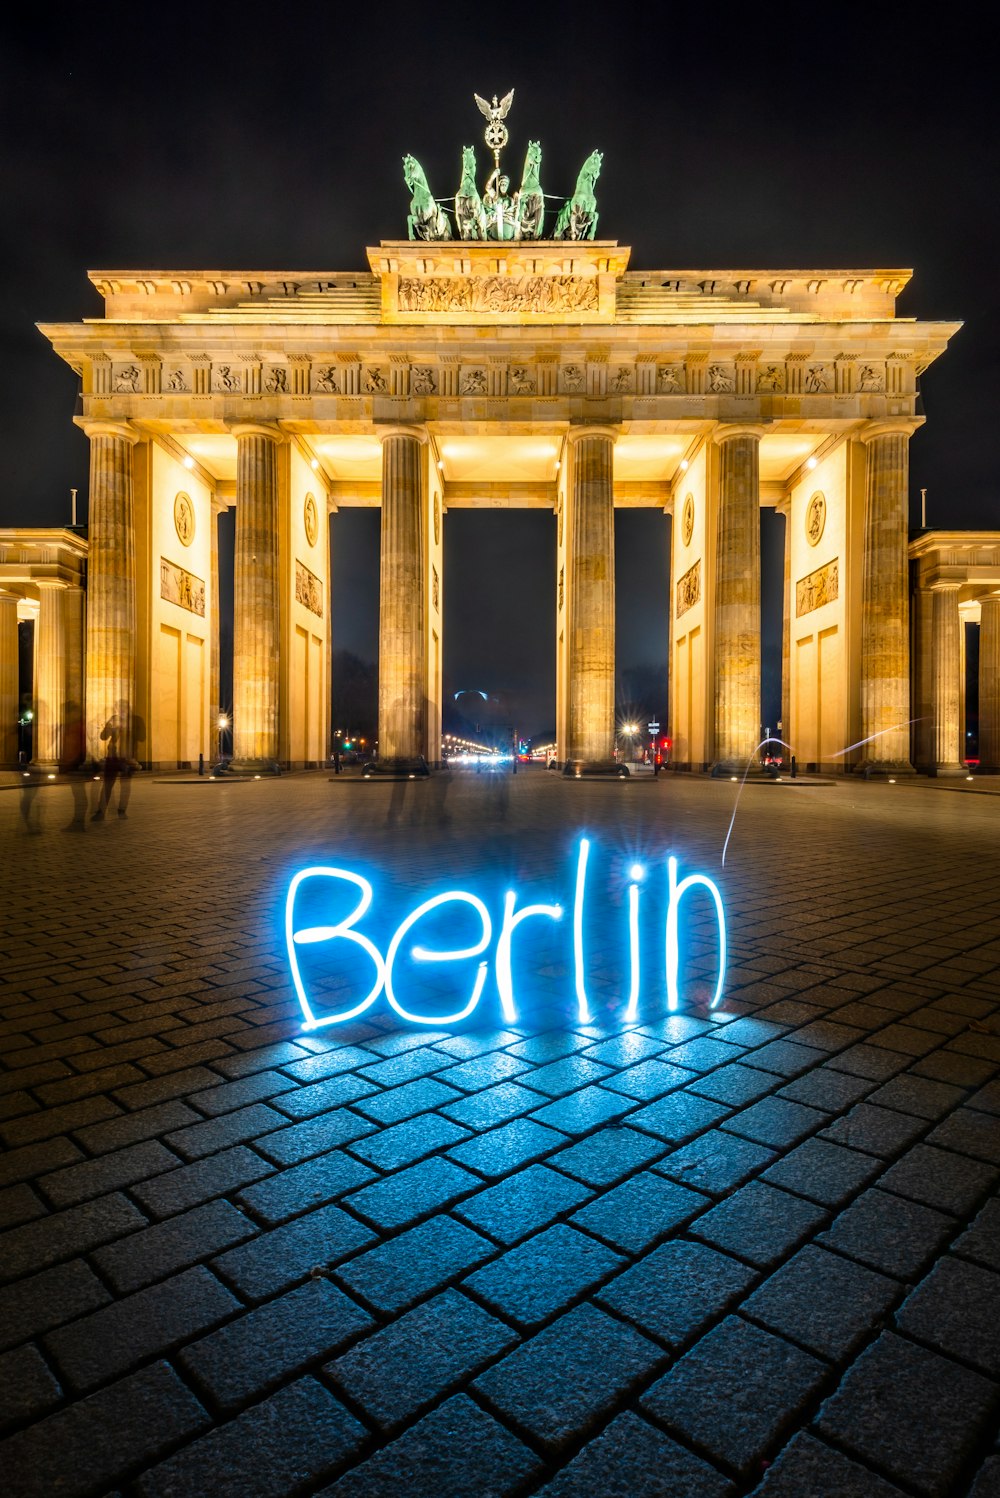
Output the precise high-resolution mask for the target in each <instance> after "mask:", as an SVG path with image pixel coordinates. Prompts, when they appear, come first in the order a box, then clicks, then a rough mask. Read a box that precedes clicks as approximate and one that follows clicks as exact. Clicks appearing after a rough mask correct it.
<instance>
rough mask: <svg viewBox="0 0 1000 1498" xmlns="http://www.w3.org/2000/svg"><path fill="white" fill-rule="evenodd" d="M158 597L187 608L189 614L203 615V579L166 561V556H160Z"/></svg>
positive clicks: (202, 616)
mask: <svg viewBox="0 0 1000 1498" xmlns="http://www.w3.org/2000/svg"><path fill="white" fill-rule="evenodd" d="M160 597H161V598H164V599H166V601H167V603H175V604H176V605H177V607H178V608H181V609H187V611H188V613H190V614H198V615H199V616H200V617H201V618H202V619H204V617H205V583H204V581H203V579H202V578H200V577H195V575H194V573H193V572H186V571H185V570H184V568H183V567H178V566H177V564H176V563H175V562H168V561H167V559H166V557H161V558H160Z"/></svg>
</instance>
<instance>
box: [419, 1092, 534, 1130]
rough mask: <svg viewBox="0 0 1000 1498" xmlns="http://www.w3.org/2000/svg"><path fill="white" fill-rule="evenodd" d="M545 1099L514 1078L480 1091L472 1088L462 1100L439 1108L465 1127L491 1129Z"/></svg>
mask: <svg viewBox="0 0 1000 1498" xmlns="http://www.w3.org/2000/svg"><path fill="white" fill-rule="evenodd" d="M544 1101H545V1099H544V1098H543V1097H542V1096H541V1095H540V1094H539V1093H537V1092H529V1091H528V1089H527V1087H520V1086H518V1084H517V1083H516V1082H498V1083H497V1085H496V1086H495V1087H487V1088H485V1089H484V1090H483V1091H482V1092H473V1093H471V1094H470V1095H469V1096H468V1097H464V1098H462V1100H461V1102H458V1103H449V1104H448V1105H447V1106H445V1107H443V1108H442V1109H441V1111H442V1113H444V1115H445V1117H446V1118H450V1119H451V1120H452V1122H453V1123H457V1124H460V1125H461V1127H462V1128H464V1129H474V1130H482V1129H494V1128H496V1127H497V1125H498V1124H502V1123H507V1122H508V1120H510V1119H512V1118H518V1117H520V1116H521V1115H522V1114H524V1113H528V1112H530V1110H531V1109H532V1108H537V1107H538V1106H539V1104H541V1103H543V1102H544Z"/></svg>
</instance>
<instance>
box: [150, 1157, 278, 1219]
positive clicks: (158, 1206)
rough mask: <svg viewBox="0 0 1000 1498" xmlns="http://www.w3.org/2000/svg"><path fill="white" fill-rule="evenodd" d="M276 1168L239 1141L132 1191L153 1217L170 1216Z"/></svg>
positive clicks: (236, 1187) (257, 1178)
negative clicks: (205, 1158)
mask: <svg viewBox="0 0 1000 1498" xmlns="http://www.w3.org/2000/svg"><path fill="white" fill-rule="evenodd" d="M272 1171H273V1167H272V1166H271V1165H269V1164H268V1163H267V1161H266V1160H262V1159H261V1158H260V1156H259V1155H255V1154H254V1152H253V1150H249V1149H246V1148H245V1147H244V1146H243V1145H237V1146H236V1148H235V1149H231V1150H223V1152H222V1154H221V1155H211V1156H210V1157H209V1158H208V1159H207V1160H199V1161H198V1162H197V1163H196V1164H194V1165H185V1166H182V1167H181V1169H180V1170H171V1171H170V1172H169V1173H168V1174H166V1175H162V1176H157V1177H156V1178H155V1180H151V1181H142V1182H140V1183H139V1184H138V1185H136V1186H133V1187H132V1195H133V1196H134V1197H135V1198H136V1199H137V1201H139V1203H140V1204H141V1205H142V1206H143V1207H144V1208H145V1209H146V1211H147V1212H149V1213H150V1214H151V1215H152V1216H153V1217H169V1216H171V1215H172V1214H173V1213H174V1212H184V1211H187V1209H188V1208H190V1207H195V1206H197V1205H198V1203H199V1202H204V1201H210V1200H211V1199H212V1197H215V1196H222V1195H224V1194H225V1193H226V1192H227V1191H235V1190H237V1189H238V1188H239V1187H240V1186H248V1185H249V1184H250V1183H251V1182H252V1181H259V1180H260V1179H261V1177H262V1176H268V1175H271V1174H272Z"/></svg>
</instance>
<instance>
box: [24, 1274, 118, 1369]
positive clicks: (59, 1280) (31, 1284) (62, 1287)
mask: <svg viewBox="0 0 1000 1498" xmlns="http://www.w3.org/2000/svg"><path fill="white" fill-rule="evenodd" d="M110 1298H111V1297H110V1296H109V1294H108V1292H107V1290H106V1289H105V1287H104V1286H103V1285H102V1284H101V1282H100V1280H99V1279H98V1278H97V1276H96V1275H95V1274H94V1272H93V1270H92V1269H90V1267H89V1266H88V1265H87V1264H85V1263H84V1261H83V1260H82V1259H74V1260H73V1261H72V1262H71V1263H69V1264H60V1265H58V1266H57V1267H56V1268H54V1269H45V1270H43V1271H42V1272H41V1274H35V1275H31V1276H30V1277H29V1278H27V1279H21V1280H18V1281H17V1283H16V1284H13V1285H8V1286H6V1288H4V1289H2V1290H0V1350H2V1349H5V1348H8V1347H15V1346H17V1344H18V1343H19V1342H24V1341H26V1340H27V1339H28V1338H29V1337H34V1336H37V1335H38V1334H39V1333H40V1332H45V1331H48V1330H49V1329H50V1328H51V1327H53V1326H59V1325H61V1323H62V1322H64V1321H72V1320H73V1318H74V1317H76V1316H83V1315H85V1314H86V1312H87V1311H93V1310H96V1308H97V1307H98V1306H102V1305H106V1304H107V1303H108V1301H109V1300H110Z"/></svg>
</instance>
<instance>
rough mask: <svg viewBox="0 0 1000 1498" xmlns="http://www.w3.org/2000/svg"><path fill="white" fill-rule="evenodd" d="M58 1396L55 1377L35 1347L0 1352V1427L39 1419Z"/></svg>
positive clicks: (51, 1407)
mask: <svg viewBox="0 0 1000 1498" xmlns="http://www.w3.org/2000/svg"><path fill="white" fill-rule="evenodd" d="M61 1398H62V1390H61V1389H60V1387H59V1383H58V1380H57V1379H56V1378H55V1376H54V1375H53V1373H52V1370H51V1369H50V1368H49V1366H48V1364H47V1363H46V1361H45V1359H44V1358H43V1357H42V1355H41V1353H40V1352H39V1351H38V1349H37V1348H35V1347H30V1346H28V1347H18V1348H16V1349H15V1350H14V1351H13V1352H5V1353H3V1354H2V1355H0V1431H8V1430H10V1429H11V1428H12V1427H13V1426H15V1425H23V1424H24V1423H26V1422H27V1421H30V1420H40V1419H41V1417H42V1416H43V1415H46V1414H48V1412H49V1410H51V1409H53V1408H54V1407H55V1406H56V1405H57V1404H58V1403H59V1402H60V1400H61Z"/></svg>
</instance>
